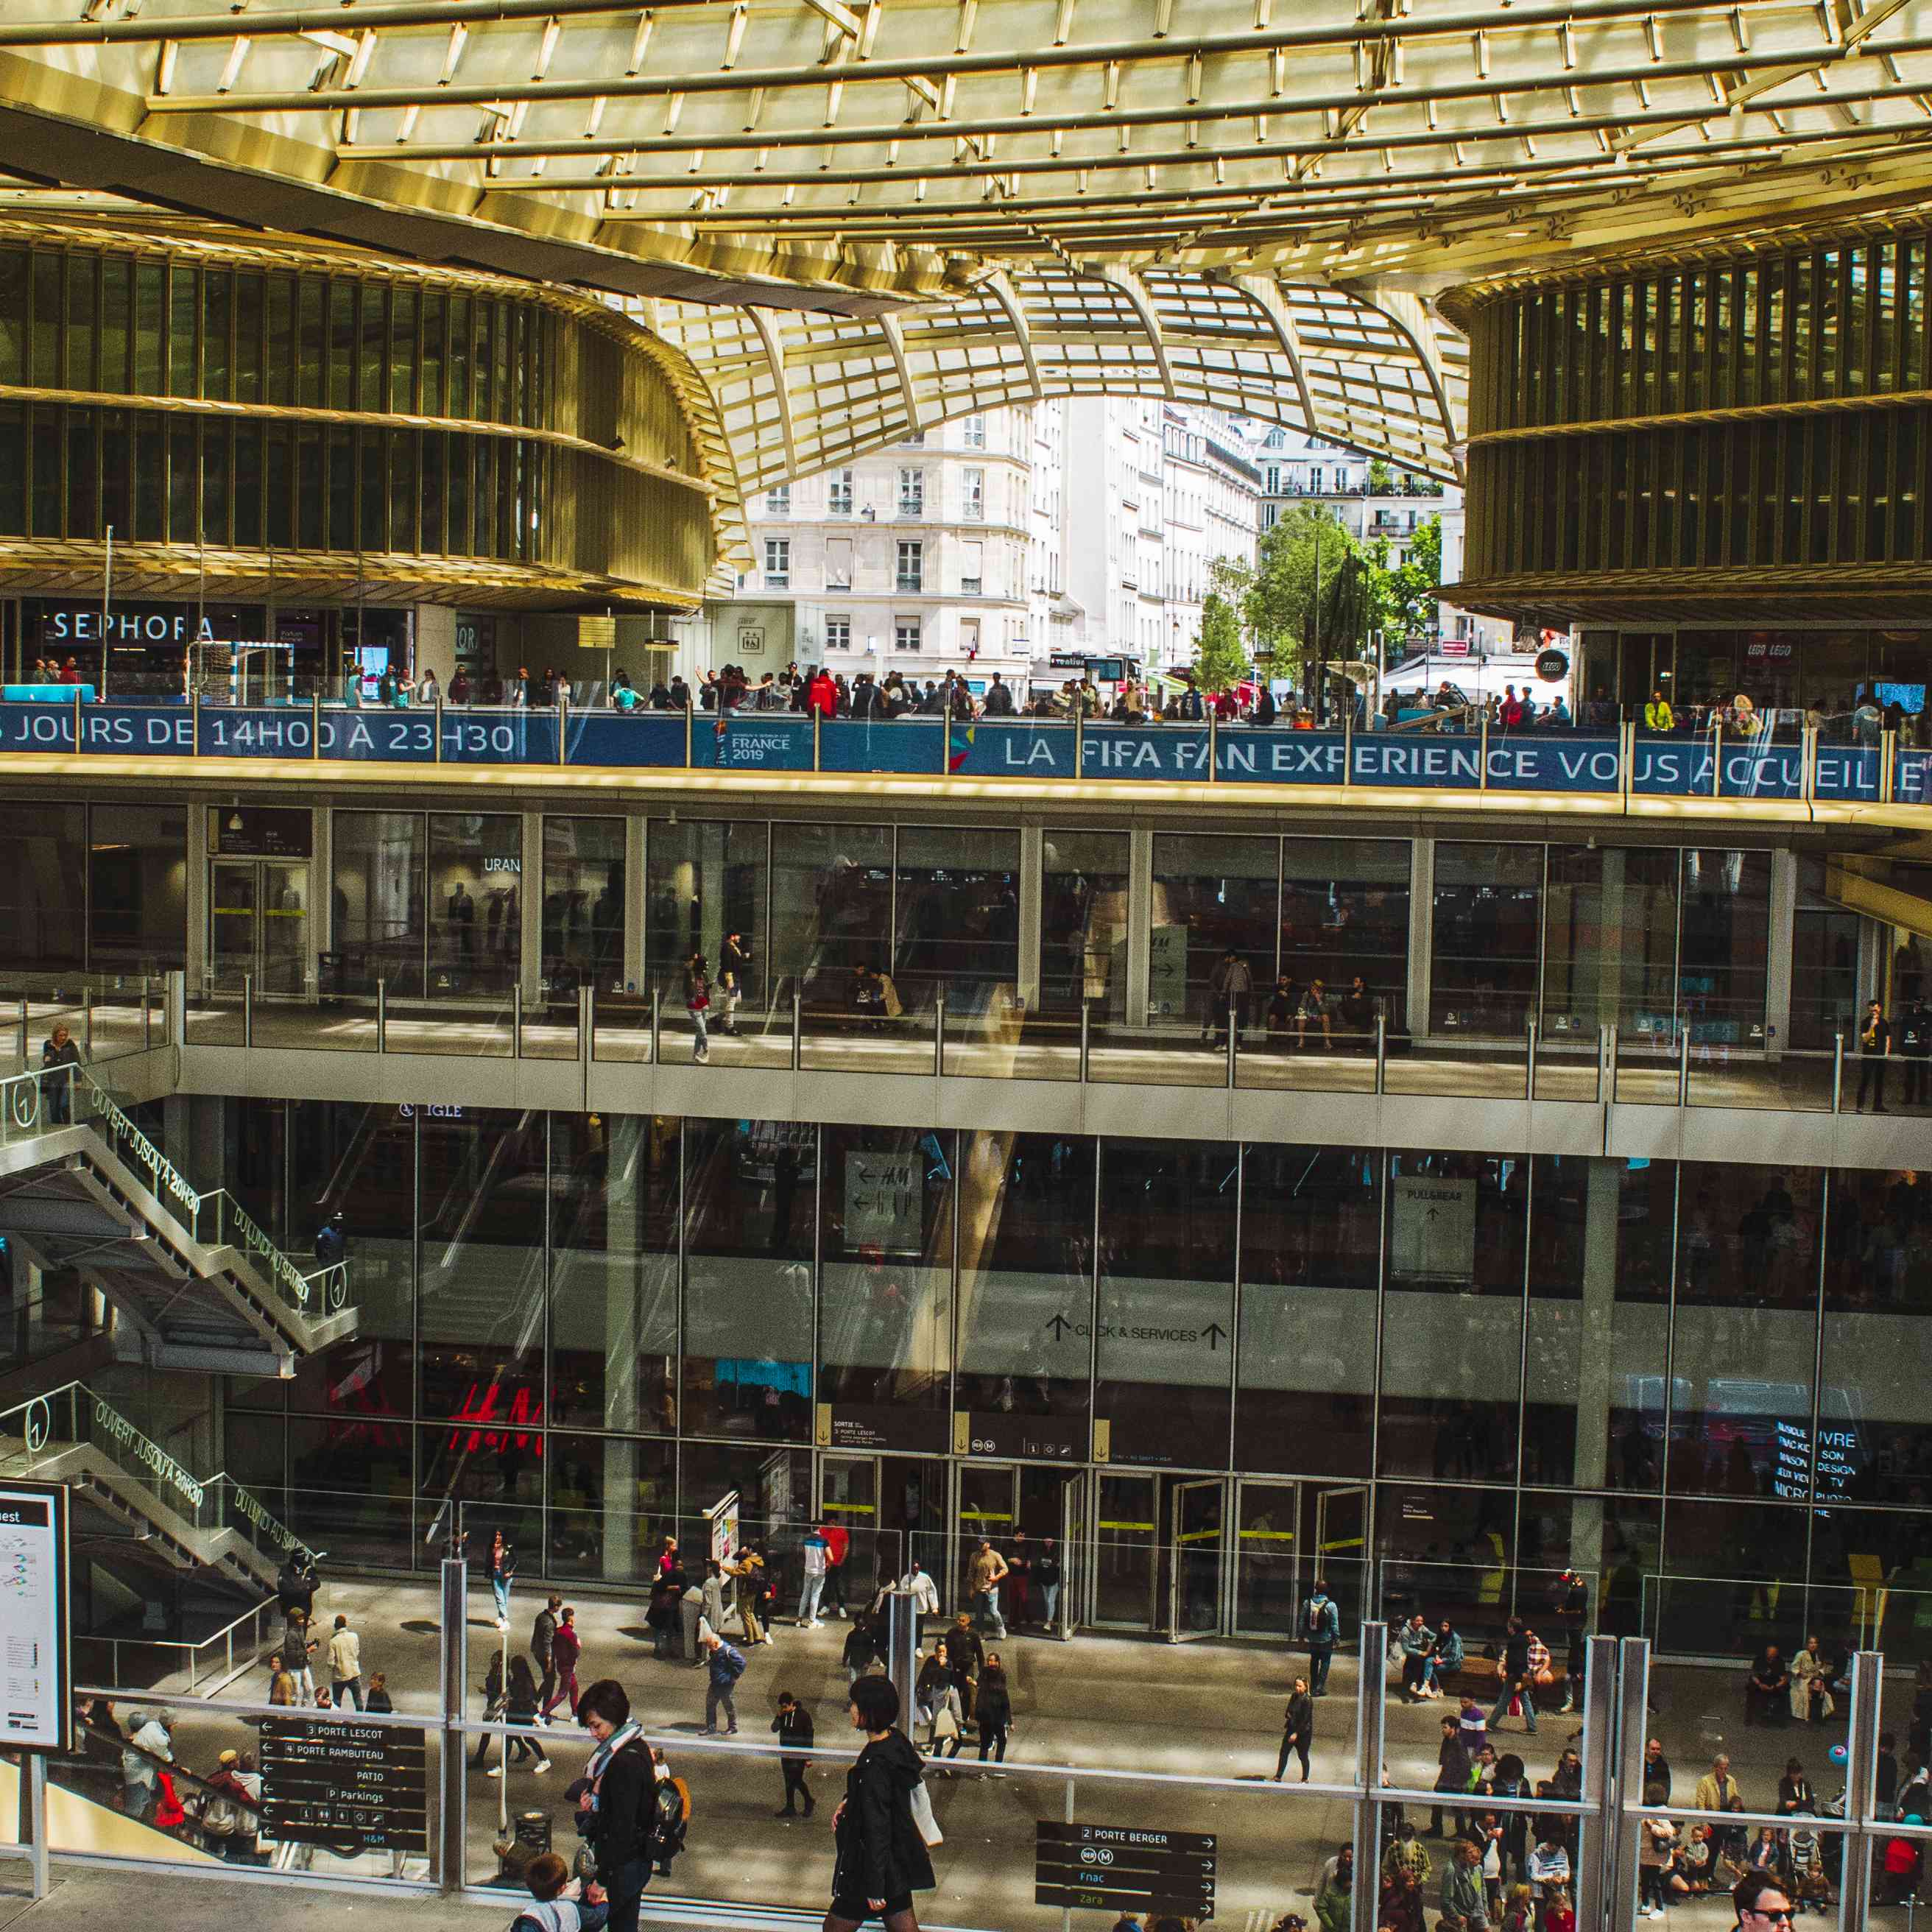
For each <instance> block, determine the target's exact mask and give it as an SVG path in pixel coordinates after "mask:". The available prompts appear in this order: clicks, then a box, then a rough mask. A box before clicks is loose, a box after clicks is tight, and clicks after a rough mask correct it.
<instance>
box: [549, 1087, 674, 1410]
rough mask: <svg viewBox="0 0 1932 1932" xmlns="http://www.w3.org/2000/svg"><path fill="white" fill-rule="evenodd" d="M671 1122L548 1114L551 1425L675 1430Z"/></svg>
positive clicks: (654, 1117)
mask: <svg viewBox="0 0 1932 1932" xmlns="http://www.w3.org/2000/svg"><path fill="white" fill-rule="evenodd" d="M678 1142H679V1130H678V1123H677V1122H676V1121H675V1120H672V1119H669V1118H665V1117H664V1116H662V1115H635V1114H604V1115H583V1114H554V1115H552V1116H551V1117H550V1169H551V1175H550V1201H551V1203H552V1210H551V1232H550V1350H551V1369H550V1412H551V1413H550V1420H551V1421H553V1422H556V1423H558V1424H571V1425H573V1426H574V1427H577V1428H580V1429H598V1430H618V1431H621V1432H623V1433H628V1434H633V1435H634V1434H645V1435H671V1434H673V1433H675V1432H676V1427H677V1406H676V1403H677V1387H676V1367H677V1271H678V1264H677V1229H678V1215H679V1174H678V1162H679V1145H678Z"/></svg>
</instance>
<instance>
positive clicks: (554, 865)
mask: <svg viewBox="0 0 1932 1932" xmlns="http://www.w3.org/2000/svg"><path fill="white" fill-rule="evenodd" d="M543 831H544V876H543V977H544V980H546V981H547V983H548V985H549V987H550V991H551V992H552V993H553V994H556V993H559V992H568V991H570V990H571V989H572V988H574V987H576V986H582V985H584V984H586V983H588V984H589V985H592V986H601V987H606V988H608V987H610V986H613V985H618V986H621V984H622V981H623V977H624V821H623V820H622V819H621V818H556V817H545V818H544V828H543Z"/></svg>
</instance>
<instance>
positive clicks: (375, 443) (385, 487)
mask: <svg viewBox="0 0 1932 1932" xmlns="http://www.w3.org/2000/svg"><path fill="white" fill-rule="evenodd" d="M354 435H355V437H356V443H357V444H358V445H359V448H360V451H361V464H362V494H361V501H360V504H359V517H360V521H359V524H358V526H357V529H358V541H359V544H360V546H361V547H362V548H363V549H364V550H387V549H388V548H389V433H388V432H387V431H384V430H380V429H359V430H357V431H355V432H354Z"/></svg>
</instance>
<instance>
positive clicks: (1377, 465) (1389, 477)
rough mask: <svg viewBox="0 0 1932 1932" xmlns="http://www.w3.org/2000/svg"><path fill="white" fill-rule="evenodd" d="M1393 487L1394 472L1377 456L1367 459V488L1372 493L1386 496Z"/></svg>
mask: <svg viewBox="0 0 1932 1932" xmlns="http://www.w3.org/2000/svg"><path fill="white" fill-rule="evenodd" d="M1394 488H1395V472H1394V470H1393V469H1391V468H1390V467H1389V466H1388V464H1387V463H1385V462H1384V461H1383V460H1382V458H1380V457H1379V456H1372V457H1370V459H1369V489H1370V493H1371V494H1372V495H1374V496H1388V495H1390V494H1391V493H1392V492H1393V491H1394Z"/></svg>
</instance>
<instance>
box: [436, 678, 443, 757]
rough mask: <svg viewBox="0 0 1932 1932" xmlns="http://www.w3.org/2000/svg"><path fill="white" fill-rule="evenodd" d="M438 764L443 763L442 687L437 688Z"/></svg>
mask: <svg viewBox="0 0 1932 1932" xmlns="http://www.w3.org/2000/svg"><path fill="white" fill-rule="evenodd" d="M436 762H437V763H438V764H441V763H443V686H442V685H437V688H436Z"/></svg>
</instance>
